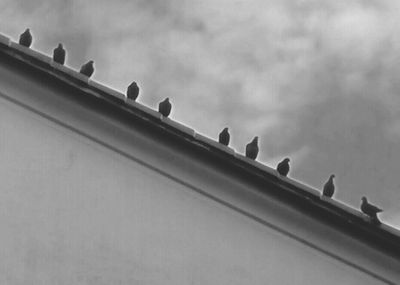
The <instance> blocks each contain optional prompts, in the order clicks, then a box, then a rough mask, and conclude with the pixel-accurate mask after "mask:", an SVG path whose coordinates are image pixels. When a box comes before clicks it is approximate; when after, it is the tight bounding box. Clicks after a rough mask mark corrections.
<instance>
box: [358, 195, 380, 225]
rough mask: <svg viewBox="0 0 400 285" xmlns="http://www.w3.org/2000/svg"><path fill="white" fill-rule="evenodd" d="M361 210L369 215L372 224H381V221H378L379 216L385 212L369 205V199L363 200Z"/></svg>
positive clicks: (363, 198) (364, 198)
mask: <svg viewBox="0 0 400 285" xmlns="http://www.w3.org/2000/svg"><path fill="white" fill-rule="evenodd" d="M360 208H361V211H362V212H363V213H364V214H367V215H368V216H369V217H370V219H371V222H373V223H376V224H380V223H381V221H380V220H379V219H378V215H377V214H378V213H380V212H382V211H383V210H382V209H379V208H378V207H377V206H375V205H372V204H370V203H368V200H367V197H362V198H361V207H360Z"/></svg>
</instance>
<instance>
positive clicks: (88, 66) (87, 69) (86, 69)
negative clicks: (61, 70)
mask: <svg viewBox="0 0 400 285" xmlns="http://www.w3.org/2000/svg"><path fill="white" fill-rule="evenodd" d="M93 63H94V61H93V60H89V61H88V62H87V63H85V64H84V65H82V67H81V70H80V71H79V72H80V73H82V74H83V75H86V76H87V77H90V76H92V74H93V72H94V67H93Z"/></svg>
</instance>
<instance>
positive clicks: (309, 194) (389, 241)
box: [0, 34, 400, 258]
mask: <svg viewBox="0 0 400 285" xmlns="http://www.w3.org/2000/svg"><path fill="white" fill-rule="evenodd" d="M0 53H1V54H3V55H5V56H8V57H10V58H12V59H13V60H17V61H19V62H21V63H22V64H27V65H29V66H31V67H32V68H34V69H36V70H39V71H41V72H44V73H46V74H47V75H49V76H51V77H53V78H55V79H57V80H60V81H62V82H63V83H65V84H67V85H69V86H71V87H72V88H76V89H78V90H79V91H81V92H83V93H85V94H87V95H88V96H93V97H96V98H98V99H100V100H102V101H103V102H106V103H107V104H109V105H112V106H113V107H116V108H118V109H119V110H120V111H121V112H125V113H127V114H128V115H133V116H135V117H136V118H138V119H140V120H142V121H146V122H147V123H150V124H152V125H155V126H156V127H158V128H162V129H163V130H164V131H166V132H168V133H169V134H171V135H173V136H175V137H177V138H178V139H179V140H183V141H185V143H188V144H190V145H191V146H192V147H193V148H196V149H198V150H200V151H202V152H206V153H209V155H210V156H214V157H215V156H217V157H218V158H219V159H222V160H223V161H224V163H227V164H228V165H229V166H231V167H234V168H237V169H240V170H241V171H243V172H244V173H246V174H247V175H250V176H252V177H256V178H257V179H259V180H262V181H266V182H267V183H268V184H270V185H274V186H276V187H278V188H279V191H280V192H281V193H282V195H285V196H287V197H290V199H292V200H293V201H295V202H296V203H298V204H299V205H300V204H301V205H302V206H300V207H302V208H303V209H304V208H307V209H309V211H310V212H312V213H318V214H319V215H320V214H321V213H322V215H324V216H326V217H328V218H329V219H330V220H333V221H334V223H335V224H339V226H340V227H341V228H344V229H345V230H346V232H349V233H350V234H353V235H356V236H357V237H360V239H364V240H366V241H367V242H369V243H370V244H373V245H375V246H377V247H378V248H381V249H384V250H385V251H386V252H388V253H390V254H392V255H394V256H396V257H397V258H400V231H399V230H397V229H395V228H393V227H390V226H388V225H386V224H381V225H379V226H376V225H373V224H371V223H370V222H369V220H368V218H367V217H366V216H365V215H364V214H362V213H361V212H360V211H358V210H355V209H354V208H351V207H349V206H347V205H345V204H343V203H340V202H338V201H336V200H333V199H327V198H324V197H322V198H321V197H320V194H321V193H320V191H318V190H316V189H313V188H311V187H309V186H307V185H305V184H301V183H299V182H297V181H295V180H292V179H290V178H287V177H281V176H279V175H278V174H277V172H276V171H275V170H274V169H272V168H270V167H268V166H266V165H263V164H261V163H259V162H257V161H253V160H251V159H248V158H247V157H245V156H243V155H241V154H238V153H236V152H235V151H234V150H233V149H231V148H229V147H225V146H223V145H221V144H219V143H218V142H216V141H214V140H212V139H210V138H208V137H205V136H203V135H201V134H198V133H196V132H195V131H194V130H193V129H191V128H189V127H187V126H185V125H182V124H180V123H178V122H176V121H173V120H171V119H169V118H164V117H162V116H161V114H160V113H158V112H157V111H155V110H152V109H150V108H148V107H146V106H144V105H142V104H139V103H137V102H135V101H132V100H128V99H127V98H126V96H125V95H124V94H122V93H120V92H118V91H116V90H113V89H110V88H108V87H106V86H104V85H101V84H99V83H97V82H95V81H93V80H91V79H88V78H87V77H86V76H84V75H82V74H80V73H79V72H77V71H75V70H73V69H71V68H68V67H66V66H63V65H60V64H58V63H55V62H53V60H52V58H50V57H48V56H47V55H44V54H41V53H39V52H37V51H34V50H32V49H30V48H26V47H24V46H21V45H19V44H17V43H15V42H12V41H11V40H10V39H9V38H8V37H6V36H4V35H1V34H0ZM265 192H266V193H267V191H265ZM268 194H271V193H269V192H268ZM316 218H318V216H316Z"/></svg>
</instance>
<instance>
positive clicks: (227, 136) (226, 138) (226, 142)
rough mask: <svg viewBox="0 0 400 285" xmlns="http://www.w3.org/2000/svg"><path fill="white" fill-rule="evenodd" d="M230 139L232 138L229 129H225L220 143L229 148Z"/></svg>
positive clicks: (219, 140)
mask: <svg viewBox="0 0 400 285" xmlns="http://www.w3.org/2000/svg"><path fill="white" fill-rule="evenodd" d="M230 138H231V136H230V134H229V132H228V128H224V129H223V130H222V132H220V134H219V138H218V142H219V143H220V144H223V145H226V146H227V145H229V141H230Z"/></svg>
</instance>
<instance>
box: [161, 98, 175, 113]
mask: <svg viewBox="0 0 400 285" xmlns="http://www.w3.org/2000/svg"><path fill="white" fill-rule="evenodd" d="M171 108H172V105H171V103H170V102H169V98H166V99H165V100H164V101H162V102H160V104H158V112H160V113H161V115H163V116H164V117H168V116H169V114H170V113H171Z"/></svg>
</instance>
